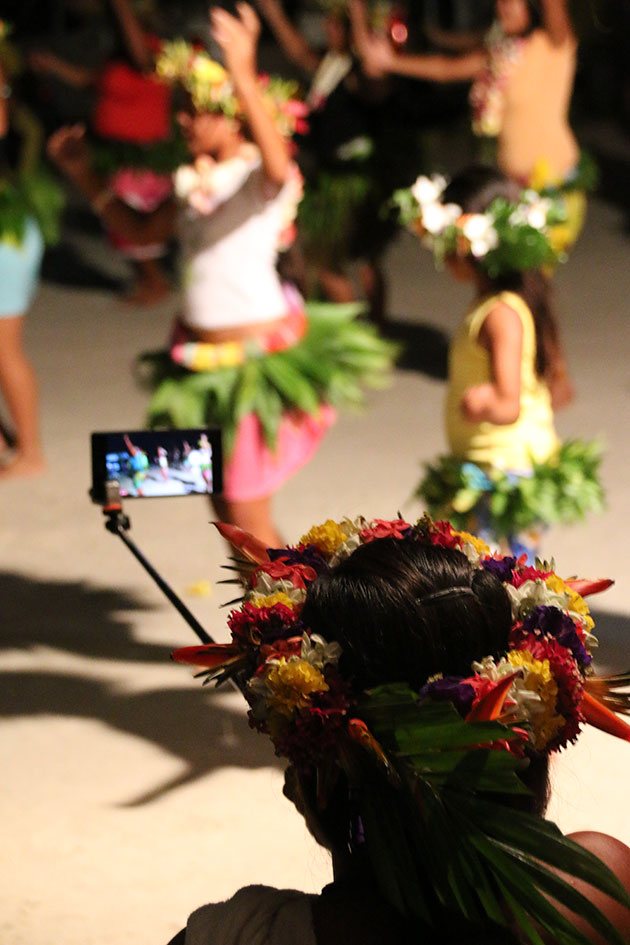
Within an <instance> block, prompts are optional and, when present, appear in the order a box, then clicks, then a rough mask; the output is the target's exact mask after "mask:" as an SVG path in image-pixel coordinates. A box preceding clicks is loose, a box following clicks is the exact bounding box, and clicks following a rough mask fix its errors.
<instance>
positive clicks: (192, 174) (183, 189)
mask: <svg viewBox="0 0 630 945" xmlns="http://www.w3.org/2000/svg"><path fill="white" fill-rule="evenodd" d="M198 184H199V177H198V175H197V171H196V170H195V168H194V167H193V166H192V164H182V166H181V167H178V168H177V170H176V171H175V193H176V194H177V196H178V197H179V198H180V199H181V200H186V199H187V198H188V197H189V196H190V194H191V193H192V191H193V190H194V189H195V188H196V187H197V186H198Z"/></svg>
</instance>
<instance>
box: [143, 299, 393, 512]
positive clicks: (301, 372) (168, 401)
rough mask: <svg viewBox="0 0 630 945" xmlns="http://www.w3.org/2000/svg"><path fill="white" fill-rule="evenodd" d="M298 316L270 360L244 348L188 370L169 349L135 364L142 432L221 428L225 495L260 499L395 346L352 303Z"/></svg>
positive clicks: (387, 363)
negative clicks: (292, 333) (147, 391)
mask: <svg viewBox="0 0 630 945" xmlns="http://www.w3.org/2000/svg"><path fill="white" fill-rule="evenodd" d="M306 310H307V314H308V330H307V331H306V334H305V335H304V337H303V338H302V339H301V340H300V341H299V342H298V343H297V344H295V345H293V346H292V347H288V348H285V349H284V350H281V351H276V352H274V353H271V354H269V353H264V352H262V351H261V350H260V349H259V347H258V346H256V345H252V346H251V348H252V350H251V351H250V356H249V357H247V358H246V359H245V360H244V362H243V363H241V364H237V365H234V366H224V367H220V368H218V369H216V370H204V371H191V370H187V369H186V368H184V367H182V366H180V365H177V364H175V363H174V362H173V360H172V359H171V357H170V353H169V351H158V352H154V353H151V354H145V355H142V356H141V358H140V361H139V367H140V371H141V376H143V378H144V380H145V381H146V382H147V383H148V385H149V386H150V387H151V388H152V390H153V396H152V398H151V401H150V403H149V410H148V423H149V425H150V426H151V427H153V428H156V427H162V428H164V427H166V428H177V427H183V428H185V427H202V426H218V427H220V428H221V430H222V432H223V441H224V454H225V455H226V457H227V464H226V469H225V476H224V479H225V482H226V489H225V490H224V494H225V495H226V497H227V498H232V499H235V500H241V501H244V500H245V499H252V498H258V497H261V496H264V495H270V494H271V493H272V492H273V491H275V489H276V488H277V487H278V486H279V485H280V484H281V483H282V481H284V479H286V478H288V476H289V475H291V474H292V472H294V471H295V470H296V469H297V468H299V466H301V465H303V464H304V462H306V461H307V460H308V459H309V458H310V457H311V456H312V454H313V453H314V451H315V449H316V447H317V445H318V443H319V440H320V439H321V436H322V435H323V433H324V432H325V430H326V429H327V428H328V427H329V426H330V425H331V423H332V422H333V419H334V408H336V407H342V406H355V407H357V406H360V405H361V403H362V402H363V389H364V387H381V386H384V383H385V382H386V379H387V374H388V371H389V369H390V367H391V365H392V361H393V358H394V355H395V352H396V346H395V345H392V344H391V342H386V341H383V340H382V339H381V338H380V337H379V336H378V333H377V332H376V329H375V328H374V327H373V326H372V325H369V324H367V323H365V322H363V321H360V320H357V316H358V314H359V312H360V310H361V306H360V305H357V304H354V303H353V304H349V305H333V304H327V303H321V304H320V303H311V304H309V305H307V306H306ZM252 476H253V478H252Z"/></svg>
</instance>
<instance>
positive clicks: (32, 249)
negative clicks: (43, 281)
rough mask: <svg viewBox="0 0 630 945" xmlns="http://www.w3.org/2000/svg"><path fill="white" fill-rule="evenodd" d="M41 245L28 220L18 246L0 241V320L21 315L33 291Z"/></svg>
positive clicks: (37, 275) (42, 253)
mask: <svg viewBox="0 0 630 945" xmlns="http://www.w3.org/2000/svg"><path fill="white" fill-rule="evenodd" d="M43 255H44V241H43V239H42V234H41V232H40V229H39V227H38V225H37V223H36V222H35V220H32V219H31V220H28V221H27V223H26V230H25V233H24V241H23V243H22V245H21V246H15V245H14V244H13V243H4V242H2V240H0V318H10V317H11V316H12V315H23V314H24V313H25V312H26V311H27V309H28V308H29V306H30V304H31V302H32V301H33V296H34V295H35V290H36V289H37V282H38V278H39V269H40V266H41V262H42V256H43Z"/></svg>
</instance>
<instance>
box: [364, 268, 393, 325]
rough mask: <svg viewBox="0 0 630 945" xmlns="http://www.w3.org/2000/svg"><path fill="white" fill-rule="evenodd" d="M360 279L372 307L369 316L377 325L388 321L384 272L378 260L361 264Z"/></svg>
mask: <svg viewBox="0 0 630 945" xmlns="http://www.w3.org/2000/svg"><path fill="white" fill-rule="evenodd" d="M359 278H360V279H361V285H362V287H363V292H364V293H365V297H366V299H367V301H368V304H369V306H370V308H369V315H370V318H371V319H372V321H373V322H375V323H376V324H377V325H383V324H385V322H386V321H387V316H386V311H385V298H386V286H385V277H384V275H383V270H382V269H381V267H380V265H379V263H378V261H377V260H376V259H371V260H369V261H366V262H364V263H361V266H360V268H359Z"/></svg>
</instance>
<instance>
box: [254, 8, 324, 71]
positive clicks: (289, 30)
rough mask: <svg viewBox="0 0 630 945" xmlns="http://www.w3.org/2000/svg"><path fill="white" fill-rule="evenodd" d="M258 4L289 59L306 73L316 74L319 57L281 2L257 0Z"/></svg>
mask: <svg viewBox="0 0 630 945" xmlns="http://www.w3.org/2000/svg"><path fill="white" fill-rule="evenodd" d="M256 4H257V6H258V9H259V10H260V12H261V14H262V16H263V17H264V18H265V22H266V23H267V24H268V25H269V28H270V29H271V31H272V33H273V35H274V36H275V37H276V40H277V41H278V44H279V45H280V47H281V49H282V51H283V52H284V54H285V56H286V57H287V59H289V60H290V61H291V62H292V63H294V65H296V66H298V67H299V68H300V69H303V70H304V72H308V73H310V74H312V73H314V72H315V70H316V69H317V66H318V65H319V57H318V55H317V53H316V52H314V51H313V50H312V49H311V47H310V46H309V44H308V43H307V42H306V40H305V39H304V37H303V36H302V34H301V33H300V32H299V30H297V29H296V28H295V26H294V25H293V23H291V21H290V20H289V18H288V16H287V15H286V13H285V12H284V10H283V9H282V6H281V4H280V3H279V0H256Z"/></svg>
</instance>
